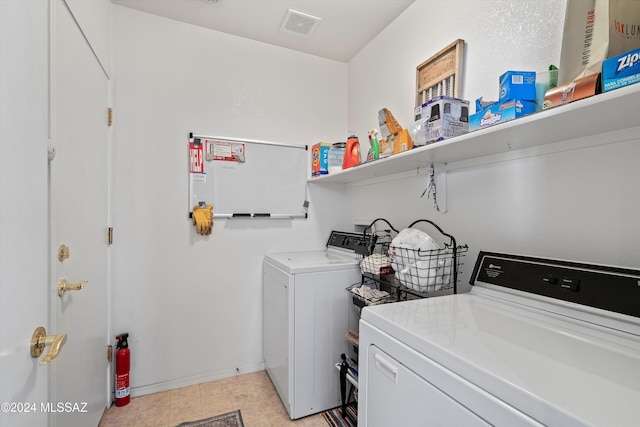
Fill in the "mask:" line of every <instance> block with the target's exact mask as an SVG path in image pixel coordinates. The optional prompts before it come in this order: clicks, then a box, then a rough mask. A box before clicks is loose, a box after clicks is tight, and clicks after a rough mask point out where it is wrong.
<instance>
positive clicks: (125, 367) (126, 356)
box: [116, 333, 131, 406]
mask: <svg viewBox="0 0 640 427" xmlns="http://www.w3.org/2000/svg"><path fill="white" fill-rule="evenodd" d="M128 337H129V334H128V333H124V334H120V335H118V336H116V339H117V340H118V344H117V345H116V406H125V405H128V404H129V400H130V399H131V396H130V395H129V394H130V388H129V369H130V366H131V360H130V357H131V353H130V351H129V344H128V343H127V338H128Z"/></svg>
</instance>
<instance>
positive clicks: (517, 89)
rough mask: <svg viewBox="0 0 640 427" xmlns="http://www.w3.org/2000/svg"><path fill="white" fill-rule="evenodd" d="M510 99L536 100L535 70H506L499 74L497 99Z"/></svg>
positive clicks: (502, 100)
mask: <svg viewBox="0 0 640 427" xmlns="http://www.w3.org/2000/svg"><path fill="white" fill-rule="evenodd" d="M511 99H519V100H520V101H535V100H536V73H535V71H507V72H506V73H504V74H503V75H501V76H500V99H499V101H501V102H504V101H508V100H511Z"/></svg>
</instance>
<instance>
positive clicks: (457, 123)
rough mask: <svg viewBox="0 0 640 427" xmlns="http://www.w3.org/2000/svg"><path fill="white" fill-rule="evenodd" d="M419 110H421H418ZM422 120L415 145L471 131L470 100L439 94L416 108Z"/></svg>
mask: <svg viewBox="0 0 640 427" xmlns="http://www.w3.org/2000/svg"><path fill="white" fill-rule="evenodd" d="M418 110H419V111H418ZM416 116H418V117H419V121H421V122H422V123H421V126H420V132H421V134H420V135H419V138H418V136H416V138H415V141H414V143H415V145H424V144H428V143H431V142H436V141H442V140H443V139H447V138H452V137H454V136H458V135H462V134H464V133H467V132H469V101H465V100H463V99H458V98H452V97H450V96H439V97H437V98H434V99H432V100H430V101H429V102H427V103H425V104H422V106H421V107H418V108H416Z"/></svg>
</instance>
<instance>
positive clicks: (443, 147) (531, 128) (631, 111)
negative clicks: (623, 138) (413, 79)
mask: <svg viewBox="0 0 640 427" xmlns="http://www.w3.org/2000/svg"><path fill="white" fill-rule="evenodd" d="M636 126H640V84H636V85H632V86H627V87H624V88H622V89H617V90H614V91H611V92H607V93H602V94H599V95H596V96H593V97H591V98H587V99H582V100H579V101H575V102H572V103H570V104H567V105H563V106H560V107H556V108H552V109H550V110H544V111H540V112H538V113H535V114H532V115H529V116H526V117H523V118H521V119H516V120H512V121H510V122H506V123H503V124H499V125H496V126H492V127H490V128H487V129H482V130H479V131H475V132H471V133H468V134H465V135H461V136H457V137H455V138H451V139H447V140H445V141H441V142H437V143H434V144H430V145H426V146H423V147H418V148H414V149H413V150H410V151H405V152H403V153H399V154H396V155H393V156H390V157H387V158H384V159H379V160H375V161H373V162H369V163H364V164H361V165H359V166H356V167H353V168H350V169H346V170H343V171H340V172H337V173H333V174H329V175H323V176H320V177H317V178H310V179H309V182H311V183H318V184H324V183H352V182H359V181H364V180H368V179H373V178H379V177H385V176H389V175H393V174H397V173H401V172H407V171H413V170H416V168H418V167H428V166H429V164H430V163H452V162H456V161H461V160H470V159H476V158H480V157H484V156H490V155H494V154H500V153H506V152H509V151H513V150H520V149H525V148H530V147H537V146H542V145H546V144H551V143H556V142H560V141H566V140H571V139H576V138H583V137H587V136H592V135H599V134H604V133H607V132H611V131H616V130H622V129H627V128H632V127H636ZM606 142H607V141H603V143H606ZM365 148H367V147H365Z"/></svg>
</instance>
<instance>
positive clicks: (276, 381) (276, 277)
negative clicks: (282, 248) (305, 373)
mask: <svg viewBox="0 0 640 427" xmlns="http://www.w3.org/2000/svg"><path fill="white" fill-rule="evenodd" d="M292 283H293V276H290V275H289V274H287V273H285V272H284V271H282V270H280V269H278V268H276V267H274V266H273V265H271V264H270V263H268V262H266V261H265V262H263V264H262V287H263V290H262V292H263V296H262V316H263V321H262V336H263V338H262V352H263V354H264V364H265V369H266V371H267V373H268V374H269V377H270V378H271V382H273V385H274V387H275V388H276V390H277V392H278V394H279V395H280V399H282V402H283V403H284V405H285V406H286V409H287V412H289V413H291V407H292V401H291V400H292V399H293V396H292V395H290V391H291V390H292V384H293V378H292V376H291V375H290V374H289V361H293V357H292V352H293V349H292V348H291V346H290V345H289V343H292V342H293V339H292V337H291V336H290V334H292V330H293V327H290V325H289V322H292V321H293V319H290V317H289V308H288V304H289V301H290V298H289V289H290V288H291V287H292ZM290 399H291V400H290Z"/></svg>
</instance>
